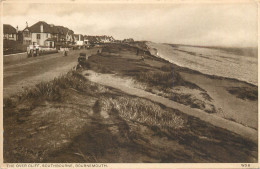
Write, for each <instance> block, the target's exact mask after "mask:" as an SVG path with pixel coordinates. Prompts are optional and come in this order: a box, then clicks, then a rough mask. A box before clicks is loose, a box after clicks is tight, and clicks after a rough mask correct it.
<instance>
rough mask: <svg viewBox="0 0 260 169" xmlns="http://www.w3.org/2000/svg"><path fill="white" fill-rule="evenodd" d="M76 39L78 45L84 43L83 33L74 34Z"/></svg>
mask: <svg viewBox="0 0 260 169" xmlns="http://www.w3.org/2000/svg"><path fill="white" fill-rule="evenodd" d="M74 41H75V43H76V45H80V46H82V45H84V36H83V35H81V34H74Z"/></svg>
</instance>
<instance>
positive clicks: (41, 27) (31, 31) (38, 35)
mask: <svg viewBox="0 0 260 169" xmlns="http://www.w3.org/2000/svg"><path fill="white" fill-rule="evenodd" d="M52 34H53V28H52V27H51V26H50V25H49V24H47V23H46V22H44V21H39V22H37V23H35V24H34V25H32V26H30V27H28V25H27V27H26V28H25V29H24V30H23V41H24V42H25V43H26V44H38V45H40V46H46V47H50V48H54V47H55V39H53V38H52Z"/></svg>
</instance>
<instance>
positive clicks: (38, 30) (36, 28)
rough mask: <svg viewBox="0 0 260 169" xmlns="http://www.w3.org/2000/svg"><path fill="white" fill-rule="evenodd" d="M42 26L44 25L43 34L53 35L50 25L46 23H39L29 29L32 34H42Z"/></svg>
mask: <svg viewBox="0 0 260 169" xmlns="http://www.w3.org/2000/svg"><path fill="white" fill-rule="evenodd" d="M41 25H43V32H44V33H52V28H51V26H50V25H49V24H47V23H46V22H44V21H39V22H37V23H35V24H34V25H32V26H30V27H29V28H28V29H29V31H30V32H32V33H41Z"/></svg>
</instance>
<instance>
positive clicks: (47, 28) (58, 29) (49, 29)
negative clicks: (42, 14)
mask: <svg viewBox="0 0 260 169" xmlns="http://www.w3.org/2000/svg"><path fill="white" fill-rule="evenodd" d="M41 25H43V32H44V33H54V34H62V35H66V34H67V33H68V32H70V33H72V34H73V33H74V32H73V31H72V30H70V29H69V28H66V27H64V26H55V25H53V24H48V23H46V22H44V21H39V22H37V23H35V24H34V25H32V26H30V27H29V28H28V29H29V31H30V32H32V33H41ZM25 29H26V28H25Z"/></svg>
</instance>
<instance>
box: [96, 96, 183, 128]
mask: <svg viewBox="0 0 260 169" xmlns="http://www.w3.org/2000/svg"><path fill="white" fill-rule="evenodd" d="M100 106H101V109H103V110H104V111H107V112H110V113H115V112H118V114H119V116H120V117H122V118H124V119H126V120H132V121H137V122H139V123H143V124H145V125H149V126H150V127H153V126H156V127H161V128H168V129H172V128H173V129H179V128H182V127H184V120H183V119H182V117H181V116H179V115H177V114H176V113H174V112H172V111H169V110H165V109H163V108H161V107H160V106H159V105H157V104H154V103H152V102H151V101H148V100H145V99H141V98H130V97H116V98H108V99H107V98H106V99H102V100H101V103H100Z"/></svg>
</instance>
